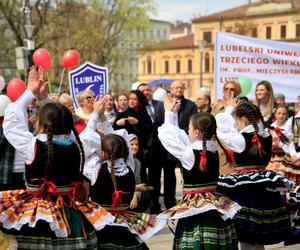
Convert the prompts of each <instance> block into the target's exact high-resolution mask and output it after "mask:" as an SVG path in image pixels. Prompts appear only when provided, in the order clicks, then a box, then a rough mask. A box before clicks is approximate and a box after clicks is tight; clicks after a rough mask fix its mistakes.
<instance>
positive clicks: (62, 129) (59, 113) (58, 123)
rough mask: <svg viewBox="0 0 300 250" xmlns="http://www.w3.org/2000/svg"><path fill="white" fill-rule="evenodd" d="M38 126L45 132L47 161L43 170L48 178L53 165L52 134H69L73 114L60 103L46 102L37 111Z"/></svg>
mask: <svg viewBox="0 0 300 250" xmlns="http://www.w3.org/2000/svg"><path fill="white" fill-rule="evenodd" d="M38 117H39V126H40V127H41V128H43V130H44V132H45V133H46V134H47V155H48V161H47V165H46V168H45V171H44V176H45V178H48V176H49V173H50V171H51V168H52V165H53V150H54V149H53V135H62V134H70V133H71V131H72V128H73V127H74V125H73V116H72V113H71V112H70V110H69V109H68V108H67V107H65V106H64V105H62V104H60V103H47V104H46V105H44V106H43V107H42V108H41V109H40V111H39V115H38Z"/></svg>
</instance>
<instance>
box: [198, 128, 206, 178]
mask: <svg viewBox="0 0 300 250" xmlns="http://www.w3.org/2000/svg"><path fill="white" fill-rule="evenodd" d="M206 141H207V139H206V132H202V151H200V165H199V169H200V171H201V172H204V171H205V170H206V162H207V156H206V150H207V149H206Z"/></svg>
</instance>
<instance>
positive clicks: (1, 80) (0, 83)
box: [0, 76, 5, 91]
mask: <svg viewBox="0 0 300 250" xmlns="http://www.w3.org/2000/svg"><path fill="white" fill-rule="evenodd" d="M4 87H5V80H4V78H3V76H0V91H1V90H2V89H3V88H4Z"/></svg>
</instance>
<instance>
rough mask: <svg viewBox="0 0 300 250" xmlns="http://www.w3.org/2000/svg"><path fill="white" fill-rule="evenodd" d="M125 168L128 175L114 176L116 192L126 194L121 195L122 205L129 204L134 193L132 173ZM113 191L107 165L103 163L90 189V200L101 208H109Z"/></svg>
mask: <svg viewBox="0 0 300 250" xmlns="http://www.w3.org/2000/svg"><path fill="white" fill-rule="evenodd" d="M127 168H128V170H129V172H128V173H126V174H125V175H123V176H116V180H117V186H118V191H123V192H128V194H121V198H122V204H123V205H128V204H129V203H130V201H131V200H132V197H133V194H134V191H135V177H134V173H133V172H132V170H131V168H130V167H129V166H127ZM114 191H115V190H114V186H113V183H112V179H111V175H110V172H109V170H108V165H107V163H103V164H102V166H101V169H100V171H99V173H98V178H97V180H96V182H95V184H94V185H93V186H92V187H91V189H90V195H91V198H92V200H93V201H95V202H97V203H99V204H100V205H101V206H108V207H110V206H111V205H112V195H113V193H114Z"/></svg>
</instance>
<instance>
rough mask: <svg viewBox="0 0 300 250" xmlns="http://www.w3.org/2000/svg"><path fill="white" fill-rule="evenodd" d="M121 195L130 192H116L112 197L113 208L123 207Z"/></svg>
mask: <svg viewBox="0 0 300 250" xmlns="http://www.w3.org/2000/svg"><path fill="white" fill-rule="evenodd" d="M121 194H130V192H123V191H121V190H119V191H115V192H114V193H113V195H112V204H111V208H116V207H123V206H122V198H121Z"/></svg>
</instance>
